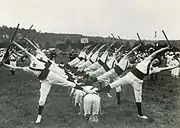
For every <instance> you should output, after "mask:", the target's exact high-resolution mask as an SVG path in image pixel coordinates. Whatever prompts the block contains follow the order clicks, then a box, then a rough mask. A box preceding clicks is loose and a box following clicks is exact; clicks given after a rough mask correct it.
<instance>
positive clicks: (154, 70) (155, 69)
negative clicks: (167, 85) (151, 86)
mask: <svg viewBox="0 0 180 128" xmlns="http://www.w3.org/2000/svg"><path fill="white" fill-rule="evenodd" d="M160 71H161V69H160V68H158V67H154V68H153V69H152V70H151V71H150V74H152V73H157V72H160Z"/></svg>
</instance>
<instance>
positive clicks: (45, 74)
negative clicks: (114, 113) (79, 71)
mask: <svg viewBox="0 0 180 128" xmlns="http://www.w3.org/2000/svg"><path fill="white" fill-rule="evenodd" d="M13 44H15V45H16V46H17V47H18V48H20V49H21V50H22V51H23V52H24V53H25V54H26V55H27V56H28V57H29V59H30V61H31V63H30V65H29V66H28V67H17V66H12V65H8V64H5V63H4V65H5V66H7V67H9V68H13V69H20V70H23V71H25V72H29V73H33V74H34V75H36V76H37V77H38V79H39V80H40V82H41V88H40V98H39V108H38V116H37V120H36V123H40V122H41V119H42V115H41V114H42V110H43V107H44V104H45V101H46V99H47V96H48V94H49V91H50V89H51V86H52V85H60V86H65V87H74V88H76V89H80V90H84V91H86V92H87V93H89V92H88V90H85V89H84V88H83V87H82V86H79V85H76V84H75V83H73V82H70V81H68V80H66V79H64V78H63V77H61V76H60V75H59V74H57V73H55V72H53V70H50V69H49V68H47V67H46V66H45V65H44V63H42V62H41V61H39V60H38V59H37V58H36V57H35V56H33V55H32V54H31V53H29V52H27V51H26V50H25V49H24V48H23V47H21V46H20V45H19V44H17V43H15V42H13ZM90 92H91V91H90Z"/></svg>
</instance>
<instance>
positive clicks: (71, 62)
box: [68, 57, 81, 67]
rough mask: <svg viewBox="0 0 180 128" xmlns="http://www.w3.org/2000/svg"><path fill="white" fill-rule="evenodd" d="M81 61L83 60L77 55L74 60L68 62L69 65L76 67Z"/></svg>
mask: <svg viewBox="0 0 180 128" xmlns="http://www.w3.org/2000/svg"><path fill="white" fill-rule="evenodd" d="M79 62H81V60H80V59H79V58H78V57H76V58H75V59H73V60H72V61H70V62H68V65H70V66H71V67H74V66H75V65H76V64H78V63H79Z"/></svg>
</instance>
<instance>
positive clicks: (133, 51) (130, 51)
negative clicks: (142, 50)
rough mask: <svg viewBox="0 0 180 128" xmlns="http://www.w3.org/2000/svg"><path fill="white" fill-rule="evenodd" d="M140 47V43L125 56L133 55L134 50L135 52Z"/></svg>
mask: <svg viewBox="0 0 180 128" xmlns="http://www.w3.org/2000/svg"><path fill="white" fill-rule="evenodd" d="M140 46H141V43H140V44H139V45H138V46H136V47H134V48H133V49H132V50H131V51H129V52H128V53H127V54H126V56H129V55H130V54H132V53H133V52H134V51H135V50H137V49H138V48H139V47H140Z"/></svg>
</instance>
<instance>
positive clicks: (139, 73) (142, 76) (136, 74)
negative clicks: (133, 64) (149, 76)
mask: <svg viewBox="0 0 180 128" xmlns="http://www.w3.org/2000/svg"><path fill="white" fill-rule="evenodd" d="M131 72H132V73H133V74H134V75H135V76H136V77H137V78H139V79H140V80H143V79H144V76H145V74H144V73H142V72H141V71H139V70H138V69H137V68H134V69H133V70H132V71H131Z"/></svg>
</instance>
